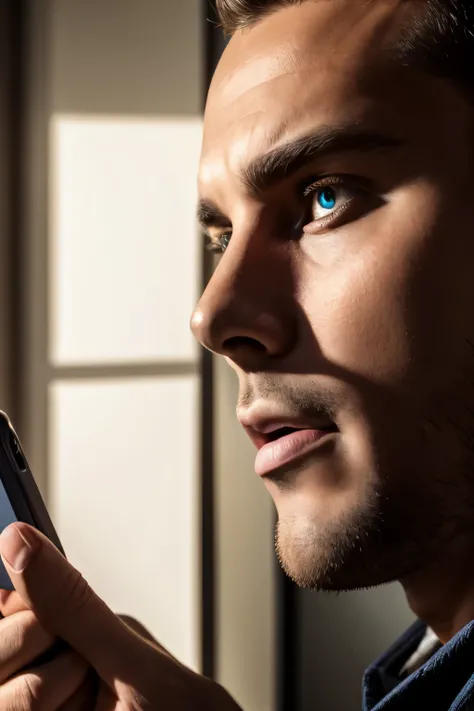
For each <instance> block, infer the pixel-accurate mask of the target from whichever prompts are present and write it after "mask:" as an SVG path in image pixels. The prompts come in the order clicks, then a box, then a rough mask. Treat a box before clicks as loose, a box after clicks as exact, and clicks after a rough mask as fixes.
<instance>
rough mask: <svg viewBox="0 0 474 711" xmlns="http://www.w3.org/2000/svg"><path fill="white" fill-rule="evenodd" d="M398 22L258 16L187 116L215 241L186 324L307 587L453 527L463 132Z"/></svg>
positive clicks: (459, 438)
mask: <svg viewBox="0 0 474 711" xmlns="http://www.w3.org/2000/svg"><path fill="white" fill-rule="evenodd" d="M408 12H412V8H411V4H410V3H408V4H407V3H406V2H397V1H396V0H393V1H389V0H380V1H375V0H373V1H372V2H364V3H362V2H360V3H359V2H354V1H353V0H331V2H327V1H326V0H316V1H307V2H305V3H303V4H300V5H297V6H293V7H289V8H284V9H280V10H278V11H276V12H275V13H274V14H272V15H271V16H268V17H266V18H265V19H263V20H262V21H261V22H259V23H258V24H257V25H255V26H254V27H252V28H251V29H249V30H246V31H244V32H239V33H237V34H236V35H235V36H234V38H233V39H232V40H231V42H230V45H229V46H228V48H227V50H226V52H225V54H224V57H223V59H222V60H221V63H220V65H219V68H218V70H217V72H216V75H215V77H214V80H213V84H212V87H211V91H210V94H209V100H208V105H207V109H206V115H205V130H204V143H203V152H202V162H201V169H200V181H199V182H200V196H201V199H202V201H204V203H205V204H204V208H203V209H202V210H201V216H202V218H203V220H204V221H205V222H206V223H207V224H208V225H209V233H210V236H211V239H212V242H213V244H214V245H216V246H217V247H219V246H222V247H224V248H225V251H224V253H223V254H222V256H221V257H220V258H219V264H218V266H217V268H216V271H215V273H214V275H213V277H212V279H211V281H210V283H209V285H208V287H207V289H206V291H205V293H204V295H203V296H202V298H201V301H200V303H199V305H198V306H197V308H196V311H195V313H194V316H193V328H194V331H195V334H196V336H197V338H198V339H199V340H200V341H201V342H202V343H203V344H204V345H205V346H206V347H208V348H210V349H212V350H213V351H215V352H216V353H219V354H222V355H224V356H225V357H226V359H227V360H228V362H229V364H230V365H231V367H232V368H234V370H235V371H236V373H237V375H238V378H239V383H240V397H239V403H238V407H237V414H238V416H239V419H240V420H241V422H242V423H243V424H244V426H246V428H247V430H248V432H249V434H250V435H251V436H252V438H253V439H254V441H255V442H256V444H257V446H258V447H260V451H259V454H258V458H257V463H256V469H257V473H259V474H260V475H262V477H263V481H264V482H265V484H266V486H267V488H268V490H269V492H270V493H271V495H272V497H273V499H274V501H275V504H276V508H277V511H278V519H279V522H278V531H277V550H278V554H279V557H280V560H281V562H282V565H283V567H284V568H285V570H286V571H287V573H288V574H289V575H290V576H291V577H293V579H294V580H296V582H298V583H299V584H301V585H307V586H312V587H320V588H325V589H351V588H357V587H366V586H370V585H375V584H379V583H383V582H387V581H389V580H392V579H395V578H403V576H406V575H408V574H410V573H411V572H413V571H415V570H417V569H419V568H420V566H421V565H422V564H423V563H424V562H426V561H427V560H430V559H433V558H435V557H436V555H438V554H439V553H440V551H443V550H446V548H447V547H448V545H452V544H451V543H450V542H451V541H453V540H457V538H458V537H459V536H460V535H461V532H464V533H466V532H467V530H468V528H469V526H470V525H472V524H469V521H471V520H474V516H473V511H474V508H473V506H474V436H473V435H474V278H473V275H474V197H473V195H474V192H473V191H474V180H473V176H474V173H473V170H472V165H471V152H472V145H473V143H472V135H471V132H472V127H473V126H474V123H473V121H472V119H473V116H472V111H471V108H470V106H469V104H468V103H467V101H465V100H464V98H463V97H462V95H461V93H460V92H459V91H458V90H456V89H455V88H453V87H451V86H449V85H448V84H447V83H446V82H444V81H443V80H440V79H436V78H434V77H430V76H428V75H426V74H423V73H422V72H421V71H417V70H415V69H413V68H406V67H402V66H401V65H400V64H399V63H397V62H396V61H395V60H394V59H392V58H391V53H390V52H389V51H388V50H389V49H390V47H392V45H393V43H394V42H396V40H397V37H398V33H399V31H400V25H401V23H402V21H403V20H404V19H406V17H407V14H408ZM285 147H286V148H285ZM284 427H285V429H283V428H284ZM276 428H278V429H276ZM287 428H291V429H287ZM268 430H275V431H272V432H271V433H270V432H269V431H268ZM263 444H264V445H265V446H263V447H262V445H263ZM471 479H472V481H471Z"/></svg>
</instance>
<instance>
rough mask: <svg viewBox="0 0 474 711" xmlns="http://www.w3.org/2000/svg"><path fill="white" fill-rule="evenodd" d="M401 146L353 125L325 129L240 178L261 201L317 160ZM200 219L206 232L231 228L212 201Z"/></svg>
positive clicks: (257, 161) (263, 159)
mask: <svg viewBox="0 0 474 711" xmlns="http://www.w3.org/2000/svg"><path fill="white" fill-rule="evenodd" d="M401 144H402V141H401V140H400V139H398V138H395V137H393V136H388V135H386V134H383V133H380V132H379V131H372V130H367V129H362V128H358V127H357V126H354V125H353V124H351V125H350V126H321V127H320V128H319V129H318V130H317V131H315V132H312V133H310V134H307V135H304V136H300V137H298V138H295V139H293V140H291V141H288V142H287V143H284V144H283V145H281V146H278V147H277V148H273V149H272V150H270V151H269V152H268V153H264V154H263V155H261V156H258V157H257V158H254V159H253V160H252V161H251V162H250V163H249V164H248V165H247V166H244V167H243V168H241V170H240V173H239V175H238V177H239V179H240V181H241V182H242V183H243V185H244V187H245V189H246V191H247V192H248V193H249V195H250V196H252V197H254V198H259V197H261V195H262V194H263V193H264V192H266V191H267V190H269V189H270V188H272V187H274V186H275V185H277V184H278V183H281V182H282V181H283V180H286V179H288V178H289V177H291V176H292V175H294V174H295V173H297V172H298V171H299V170H301V169H302V168H304V167H305V166H306V165H308V164H309V163H312V162H313V161H315V160H316V159H320V158H322V157H325V156H327V155H330V154H337V153H347V152H358V153H368V152H371V151H376V150H381V149H385V148H396V147H398V146H400V145H401ZM197 217H198V221H199V223H200V224H201V226H202V227H203V229H205V230H207V229H208V228H209V227H224V228H227V227H230V226H231V223H230V220H229V218H228V217H226V216H225V215H224V214H223V213H222V212H221V211H220V210H219V208H218V207H217V206H216V205H215V204H214V203H213V202H210V201H208V200H201V201H200V203H199V205H198V212H197Z"/></svg>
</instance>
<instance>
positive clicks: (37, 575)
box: [0, 523, 149, 688]
mask: <svg viewBox="0 0 474 711" xmlns="http://www.w3.org/2000/svg"><path fill="white" fill-rule="evenodd" d="M0 554H1V556H2V560H3V563H4V565H5V567H6V569H7V571H8V574H9V576H10V578H11V581H12V583H13V585H14V586H15V589H16V591H17V592H18V594H19V595H20V597H21V598H22V600H23V601H24V603H25V604H26V605H27V606H28V607H29V608H30V609H31V610H32V611H33V612H34V613H35V615H36V617H37V618H38V620H39V621H40V622H41V624H42V625H43V626H44V627H45V628H46V629H47V630H48V631H49V632H52V633H54V634H56V635H57V636H58V637H61V638H62V639H63V640H65V641H66V642H68V643H69V645H70V646H71V647H72V648H73V649H75V650H76V651H77V652H79V654H80V655H81V656H82V657H83V658H84V659H85V660H86V661H88V662H89V663H90V664H91V665H92V666H93V667H94V669H95V670H96V671H97V673H98V674H99V676H100V677H101V678H102V679H103V681H104V682H105V683H106V684H107V685H108V686H110V687H111V688H113V687H114V686H115V682H116V681H117V680H122V681H125V680H126V681H127V683H131V682H133V680H132V679H130V674H131V672H132V670H133V669H140V665H141V664H143V663H144V662H145V659H146V658H147V657H148V656H149V655H147V652H149V649H148V645H147V644H146V643H145V642H144V641H142V640H141V639H140V638H139V637H138V635H136V634H135V633H134V632H132V631H131V630H130V629H129V628H128V627H127V626H126V625H125V624H124V623H123V622H122V621H121V620H120V618H119V617H117V616H116V615H115V614H114V613H113V612H112V610H110V608H109V607H107V605H106V604H105V602H104V601H103V600H101V599H100V598H99V597H98V596H97V595H96V594H95V593H94V592H93V590H92V589H91V588H90V586H89V585H88V584H87V582H86V581H85V580H84V578H83V577H82V575H81V574H80V573H79V572H78V571H77V570H76V569H75V568H73V567H72V565H71V564H70V563H68V561H67V560H66V559H65V558H64V556H63V555H62V554H61V553H60V552H59V551H58V550H57V548H56V547H55V546H54V545H53V544H52V543H51V541H49V540H48V539H47V538H46V537H45V536H43V534H42V533H40V532H39V531H37V530H36V529H35V528H32V527H31V526H28V525H27V524H26V523H14V524H11V525H10V526H8V527H7V528H6V529H5V530H4V531H3V533H2V535H1V536H0Z"/></svg>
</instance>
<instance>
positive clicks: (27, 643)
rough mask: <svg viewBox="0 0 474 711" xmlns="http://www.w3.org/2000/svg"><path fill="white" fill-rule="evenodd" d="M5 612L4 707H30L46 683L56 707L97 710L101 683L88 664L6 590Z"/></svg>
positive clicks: (0, 657) (0, 604)
mask: <svg viewBox="0 0 474 711" xmlns="http://www.w3.org/2000/svg"><path fill="white" fill-rule="evenodd" d="M0 611H1V613H2V615H4V616H5V618H4V619H1V620H0V708H1V709H5V710H9V709H17V708H22V707H21V705H19V703H18V700H19V699H21V702H20V704H21V703H23V702H25V703H27V700H28V699H29V698H31V697H33V696H34V695H35V694H36V689H37V685H38V683H39V681H40V679H41V683H42V684H43V686H44V687H47V688H48V689H49V691H48V696H49V698H50V700H51V706H50V708H52V709H57V708H61V711H86V710H89V709H91V708H93V706H94V703H95V699H96V697H97V686H98V684H97V679H96V675H95V673H94V672H93V671H92V670H91V669H90V668H89V667H88V665H87V664H86V663H85V662H84V660H83V659H82V658H81V657H80V656H79V655H78V654H76V653H75V652H73V651H72V650H70V649H67V646H66V645H65V644H64V643H63V642H60V641H59V640H58V639H56V638H55V637H54V635H52V634H51V633H49V632H47V631H46V630H45V629H43V628H42V627H41V625H40V624H39V622H38V620H37V619H36V617H35V615H34V614H33V612H31V610H27V609H25V607H24V604H23V603H22V601H21V599H20V598H19V597H18V595H17V594H16V593H7V592H6V591H5V590H2V591H0ZM91 672H92V673H91ZM26 708H28V706H26Z"/></svg>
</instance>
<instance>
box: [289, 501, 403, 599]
mask: <svg viewBox="0 0 474 711" xmlns="http://www.w3.org/2000/svg"><path fill="white" fill-rule="evenodd" d="M385 523H386V522H385V520H384V517H383V516H382V515H381V512H380V511H379V510H378V509H377V508H376V505H375V501H374V500H371V501H370V502H368V503H367V504H366V505H365V506H362V507H360V508H359V509H355V510H354V509H352V510H351V512H350V513H347V514H345V515H343V516H340V517H339V518H338V519H336V520H332V521H327V520H326V521H325V522H324V523H323V522H321V519H320V517H316V516H311V514H309V513H308V511H306V512H304V513H303V514H301V515H298V514H296V513H294V514H288V513H286V514H285V515H284V516H282V515H280V516H279V520H278V523H277V528H276V536H275V548H276V554H277V557H278V560H279V561H280V564H281V566H282V568H283V570H284V572H285V573H286V575H288V577H290V578H291V579H292V580H293V582H295V583H296V584H297V585H298V586H299V587H302V588H309V589H311V590H322V591H326V592H336V591H337V592H341V591H350V590H360V589H367V588H371V587H376V586H378V585H383V584H385V583H389V582H392V581H394V580H397V579H400V578H401V577H403V576H404V575H406V574H407V573H408V572H409V571H411V570H412V569H413V567H416V559H417V556H415V555H413V553H414V552H413V551H410V550H409V547H407V546H405V545H403V544H401V542H400V541H397V542H396V543H395V545H394V540H393V538H392V536H390V535H389V533H388V531H387V530H386V527H385ZM399 543H400V545H398V544H399Z"/></svg>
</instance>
